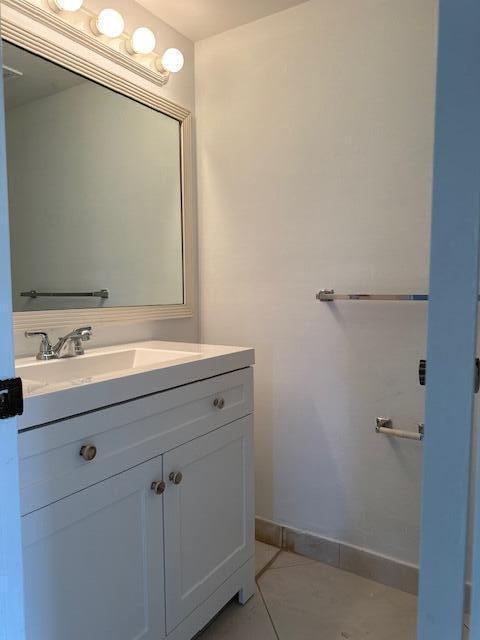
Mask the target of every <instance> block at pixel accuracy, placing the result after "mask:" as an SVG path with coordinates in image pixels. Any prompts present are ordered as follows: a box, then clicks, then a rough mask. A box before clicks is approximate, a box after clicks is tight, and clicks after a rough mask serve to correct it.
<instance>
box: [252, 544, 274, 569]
mask: <svg viewBox="0 0 480 640" xmlns="http://www.w3.org/2000/svg"><path fill="white" fill-rule="evenodd" d="M279 551H280V549H278V547H272V546H271V545H269V544H265V543H264V542H259V541H258V540H256V541H255V575H258V574H259V573H260V572H261V571H262V570H263V569H264V568H265V567H266V566H267V565H268V564H269V563H270V562H271V561H272V560H273V558H275V556H276V555H277V554H278V552H279Z"/></svg>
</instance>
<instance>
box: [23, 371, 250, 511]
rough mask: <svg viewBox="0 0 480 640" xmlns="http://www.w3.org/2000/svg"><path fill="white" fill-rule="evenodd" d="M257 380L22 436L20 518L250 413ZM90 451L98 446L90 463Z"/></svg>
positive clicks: (147, 401)
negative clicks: (85, 455)
mask: <svg viewBox="0 0 480 640" xmlns="http://www.w3.org/2000/svg"><path fill="white" fill-rule="evenodd" d="M252 377H253V374H252V369H251V368H247V369H241V370H239V371H234V372H232V373H228V374H226V375H222V376H218V377H215V378H210V379H208V380H203V381H200V382H195V383H193V384H189V385H185V386H183V387H177V388H175V389H171V390H170V391H163V392H161V393H158V394H154V395H150V396H146V397H143V398H138V399H137V400H132V401H129V402H125V403H123V404H118V405H115V406H112V407H108V408H106V409H102V410H99V411H93V412H91V413H87V414H84V415H80V416H76V417H74V418H69V419H66V420H62V421H60V422H57V423H54V424H51V425H48V426H45V427H41V428H39V429H34V430H31V431H26V432H24V433H21V434H20V436H19V452H20V487H21V508H22V514H23V515H24V514H27V513H30V512H32V511H34V510H35V509H39V508H40V507H43V506H45V505H47V504H50V503H52V502H54V501H55V500H59V499H61V498H63V497H65V496H67V495H70V494H72V493H74V492H75V491H79V490H81V489H84V488H85V487H88V486H90V485H92V484H95V483H96V482H100V481H101V480H104V479H105V478H109V477H111V476H113V475H115V474H117V473H120V472H122V471H125V470H126V469H129V468H131V467H133V466H135V465H138V464H141V463H142V462H144V461H145V460H149V459H151V458H154V457H155V456H158V455H160V454H162V453H164V452H166V451H169V450H170V449H173V448H174V447H177V446H179V445H181V444H183V443H185V442H188V441H190V440H193V439H194V438H197V437H199V436H202V435H204V434H205V433H208V432H209V431H213V430H214V429H217V428H219V427H221V426H223V425H225V424H227V423H229V422H232V421H233V420H237V419H238V418H242V417H243V416H245V415H248V414H249V413H251V412H252V410H253V385H252V383H253V380H252ZM105 403H106V404H107V403H108V398H106V399H105ZM86 445H93V446H94V447H95V448H96V455H95V457H94V459H93V460H91V461H90V462H88V461H86V460H85V459H84V458H83V457H82V456H81V455H80V452H81V450H82V447H84V446H86Z"/></svg>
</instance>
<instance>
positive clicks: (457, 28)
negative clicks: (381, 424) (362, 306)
mask: <svg viewBox="0 0 480 640" xmlns="http://www.w3.org/2000/svg"><path fill="white" fill-rule="evenodd" d="M439 18H440V22H439V32H438V69H437V71H438V73H437V106H436V133H435V172H434V189H433V210H432V238H431V263H430V302H429V309H428V316H429V317H428V356H427V357H428V376H427V387H426V390H427V393H426V413H425V420H426V422H425V440H424V457H423V492H422V511H423V513H422V540H421V553H420V559H421V565H420V585H419V595H420V598H419V613H418V632H417V638H418V640H461V638H462V637H464V636H463V616H464V600H465V598H464V595H465V594H464V590H465V581H466V576H467V574H466V557H467V555H466V547H467V521H468V495H469V481H470V471H469V468H470V450H471V435H472V413H473V411H472V409H473V388H474V384H473V382H474V367H475V355H476V350H475V347H476V342H477V308H478V262H479V261H478V258H479V236H480V82H479V66H480V3H479V2H478V0H440V2H439ZM477 476H478V473H477ZM477 500H478V495H477ZM479 526H480V522H479ZM477 537H478V536H477ZM479 578H480V576H479ZM475 583H476V576H474V585H473V586H474V591H475V592H477V591H478V584H475ZM474 602H476V599H475V598H474ZM473 613H474V624H476V623H475V619H478V607H477V608H476V610H475V609H474V610H473ZM478 629H480V627H478ZM471 637H472V638H475V640H477V639H478V637H479V634H478V631H473V632H472V636H471Z"/></svg>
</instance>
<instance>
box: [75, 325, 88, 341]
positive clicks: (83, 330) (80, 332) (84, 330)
mask: <svg viewBox="0 0 480 640" xmlns="http://www.w3.org/2000/svg"><path fill="white" fill-rule="evenodd" d="M72 333H74V334H76V335H77V336H78V338H80V340H81V341H82V342H86V341H87V340H90V338H91V337H92V327H79V328H78V329H74V330H73V332H72Z"/></svg>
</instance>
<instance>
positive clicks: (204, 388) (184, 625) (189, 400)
mask: <svg viewBox="0 0 480 640" xmlns="http://www.w3.org/2000/svg"><path fill="white" fill-rule="evenodd" d="M252 411H253V402H252V370H251V368H250V367H247V368H244V369H241V370H238V371H233V372H231V373H227V374H224V375H219V376H215V377H213V378H209V379H207V380H201V381H198V382H194V383H191V384H188V385H184V386H182V387H178V388H174V389H170V390H166V391H162V392H159V393H156V394H152V395H149V396H147V397H143V398H137V399H134V400H131V401H128V402H125V403H122V404H118V405H115V406H109V407H107V408H105V409H100V410H98V411H92V412H90V413H86V414H84V415H79V416H75V417H72V418H67V419H65V420H61V421H57V422H55V423H52V424H48V425H45V426H41V427H38V428H34V429H30V430H27V431H24V432H21V433H20V435H19V446H20V481H21V489H22V494H21V498H22V513H23V546H24V575H25V590H26V598H25V603H26V625H27V640H85V639H86V638H88V639H89V640H161V639H162V638H165V637H167V638H172V640H190V638H192V637H193V636H194V635H195V633H197V632H198V631H199V630H200V629H201V628H202V627H203V626H204V625H205V624H206V623H207V622H208V621H209V620H210V619H211V618H212V617H213V616H214V615H215V613H216V612H217V611H218V610H219V609H220V608H221V607H222V606H224V604H226V602H228V600H229V599H231V598H232V597H233V596H234V595H235V594H237V593H239V594H240V600H241V601H242V602H243V601H245V600H246V599H248V597H250V596H251V595H252V594H253V591H254V562H253V556H254V509H253V452H252V439H253V417H252ZM86 446H89V447H91V448H90V449H89V450H88V453H89V454H90V456H88V455H87V456H86V457H87V459H85V457H82V456H81V455H80V452H83V454H84V455H85V447H86ZM93 453H95V456H94V457H93V459H91V460H88V458H89V457H92V455H93Z"/></svg>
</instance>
